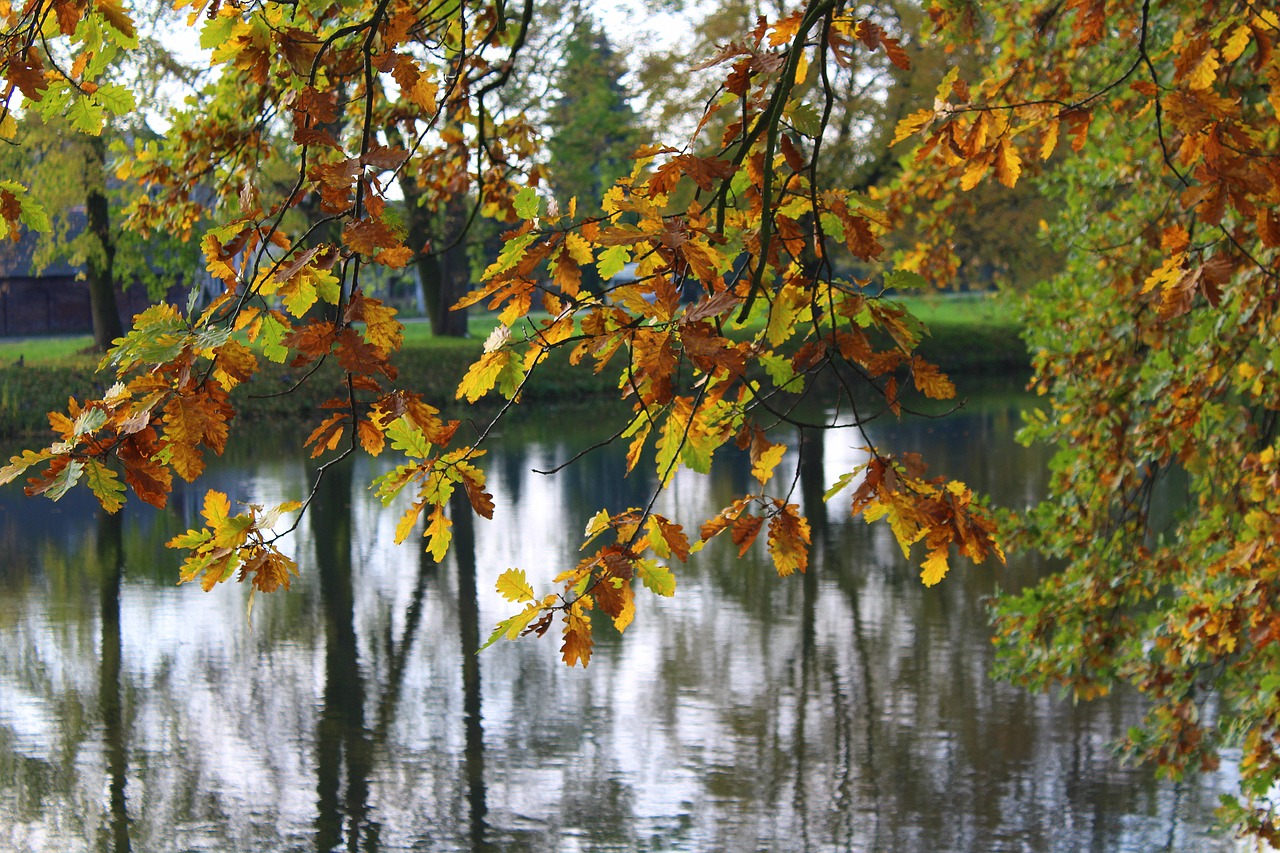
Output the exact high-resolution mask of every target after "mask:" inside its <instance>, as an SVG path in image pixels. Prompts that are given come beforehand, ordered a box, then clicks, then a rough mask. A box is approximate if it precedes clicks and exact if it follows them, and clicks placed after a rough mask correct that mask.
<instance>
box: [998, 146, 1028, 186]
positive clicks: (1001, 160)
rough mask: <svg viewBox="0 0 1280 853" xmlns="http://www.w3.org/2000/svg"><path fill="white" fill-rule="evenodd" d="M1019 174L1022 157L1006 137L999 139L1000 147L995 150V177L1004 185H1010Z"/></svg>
mask: <svg viewBox="0 0 1280 853" xmlns="http://www.w3.org/2000/svg"><path fill="white" fill-rule="evenodd" d="M1021 174H1022V158H1021V157H1019V156H1018V152H1017V150H1015V149H1014V147H1013V146H1012V145H1010V144H1009V140H1008V139H1003V140H1001V141H1000V147H999V148H998V149H997V150H996V178H997V179H998V180H999V181H1000V183H1002V184H1004V185H1005V186H1006V187H1012V186H1013V185H1014V184H1016V183H1017V182H1018V176H1019V175H1021Z"/></svg>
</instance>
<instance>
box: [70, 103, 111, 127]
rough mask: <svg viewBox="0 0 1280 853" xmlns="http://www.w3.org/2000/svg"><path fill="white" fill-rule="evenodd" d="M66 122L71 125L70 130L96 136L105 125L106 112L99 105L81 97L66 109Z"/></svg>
mask: <svg viewBox="0 0 1280 853" xmlns="http://www.w3.org/2000/svg"><path fill="white" fill-rule="evenodd" d="M67 121H68V122H70V123H71V128H72V130H78V131H80V132H81V133H87V134H89V135H90V136H97V135H98V134H100V133H102V128H103V126H105V125H106V123H107V111H106V110H105V109H103V108H102V105H101V104H97V103H94V102H93V101H92V100H91V99H90V98H88V97H85V96H83V95H82V96H80V97H78V98H76V99H74V100H73V101H72V102H71V106H70V107H69V108H68V109H67Z"/></svg>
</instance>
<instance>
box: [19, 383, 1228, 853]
mask: <svg viewBox="0 0 1280 853" xmlns="http://www.w3.org/2000/svg"><path fill="white" fill-rule="evenodd" d="M1019 402H1020V401H1017V400H1015V399H1012V398H1009V397H1001V396H998V395H997V396H994V397H990V398H987V399H981V400H975V401H974V402H973V403H971V405H970V406H969V407H968V408H967V409H966V410H965V411H964V412H963V413H961V414H960V415H958V416H954V417H952V418H949V419H947V420H945V421H927V422H926V421H921V422H916V423H913V424H906V425H895V426H893V429H894V436H893V439H892V441H893V445H894V446H895V447H897V448H901V449H909V450H919V451H922V452H925V453H926V455H927V458H928V459H930V460H931V463H932V465H933V468H934V470H937V471H940V472H943V473H946V474H948V475H950V476H955V477H959V478H962V479H967V480H968V481H969V482H970V484H971V485H973V486H975V487H976V488H978V489H982V490H985V491H987V492H988V493H990V494H992V495H993V496H994V497H995V500H996V501H997V502H998V503H1002V504H1005V505H1016V506H1020V505H1025V504H1026V503H1028V502H1029V501H1031V500H1033V499H1034V498H1035V496H1036V495H1037V494H1039V493H1040V492H1041V490H1042V488H1043V474H1042V473H1041V472H1042V471H1043V466H1044V462H1045V458H1044V454H1043V451H1041V450H1036V449H1032V450H1025V449H1022V448H1019V447H1017V446H1015V445H1014V444H1013V442H1012V432H1013V430H1014V429H1015V428H1016V425H1017V423H1018V416H1017V405H1018V403H1019ZM601 420H602V418H599V417H597V416H595V415H594V414H593V413H591V412H583V411H581V410H567V411H564V412H561V413H558V414H557V415H556V416H554V417H552V418H547V419H541V420H538V421H536V422H535V421H534V420H533V419H526V421H525V422H522V423H520V424H517V425H513V426H512V427H510V428H509V429H508V434H507V435H505V436H503V437H502V440H501V442H500V443H499V444H498V445H497V446H495V447H494V449H492V450H491V452H490V455H489V457H488V465H487V467H488V471H489V484H490V490H491V491H492V492H493V494H494V500H495V504H496V505H497V512H496V515H495V520H494V521H493V522H486V521H484V520H482V519H477V520H475V522H474V523H469V522H468V521H467V520H466V519H467V515H466V514H457V518H458V521H457V522H456V527H455V535H456V537H457V541H456V542H455V547H454V551H453V552H452V553H451V554H450V556H449V558H448V559H447V560H446V561H445V562H444V563H443V564H441V565H439V566H437V565H435V564H434V563H432V562H431V560H430V558H429V557H426V556H425V555H422V554H420V553H419V546H418V545H416V544H412V543H406V544H405V545H404V546H401V547H397V546H395V545H394V543H393V532H394V528H395V523H396V520H397V518H396V513H394V512H387V511H384V510H383V508H382V507H381V505H380V504H379V502H378V501H377V499H376V498H375V497H374V496H373V495H372V493H371V492H369V491H367V490H366V488H365V486H366V485H367V483H368V481H369V480H370V479H371V478H372V477H373V476H375V475H376V474H377V473H378V471H379V470H380V469H379V468H377V467H376V466H377V465H378V464H380V463H378V462H376V461H374V462H369V461H367V460H366V461H363V462H361V463H359V464H357V466H356V467H355V470H354V471H351V470H347V471H342V472H340V473H339V474H338V476H334V477H332V478H328V479H326V481H325V483H324V485H323V492H324V493H323V495H322V499H321V500H320V501H319V503H318V505H317V508H316V511H315V512H314V514H312V515H311V516H310V517H309V518H308V519H306V520H304V522H303V523H302V525H301V526H300V528H299V529H298V531H297V532H296V533H295V534H294V535H293V536H292V537H291V539H292V541H291V542H290V543H289V545H290V550H291V552H292V553H294V554H295V555H296V556H297V557H298V561H299V564H300V566H301V568H302V577H301V578H300V579H299V580H298V581H297V582H296V583H295V585H294V589H293V591H292V592H289V593H279V594H277V595H275V596H271V597H263V596H259V598H258V601H257V603H256V604H255V609H254V614H253V625H252V628H250V627H248V626H247V625H246V617H245V597H246V596H245V591H244V590H241V589H235V588H221V589H218V590H215V591H214V592H212V593H209V594H205V593H203V592H202V591H201V590H200V589H199V587H198V586H183V587H177V586H174V584H173V581H174V579H175V578H176V571H175V566H176V564H177V558H176V555H175V554H174V553H173V552H169V551H166V549H165V548H164V547H163V543H164V541H165V540H167V539H168V538H169V537H170V536H172V535H174V534H175V533H178V532H181V531H182V530H184V529H186V527H188V526H190V525H192V524H194V523H195V521H196V517H197V514H198V507H199V504H200V500H201V495H202V494H203V488H205V487H206V485H207V486H209V487H214V488H219V489H221V490H223V491H227V492H229V493H230V494H231V496H232V499H233V500H236V499H240V500H253V501H255V502H263V503H269V502H274V501H278V500H283V499H287V498H291V497H297V496H299V495H300V494H302V492H303V490H304V488H305V485H306V481H307V476H308V469H307V466H306V463H305V462H304V460H303V459H301V458H300V457H296V456H293V455H290V453H289V452H288V451H287V450H285V449H284V448H285V447H287V441H284V442H282V443H277V442H275V441H273V440H272V439H271V438H270V437H269V436H263V435H257V436H255V438H254V440H253V442H252V447H242V448H240V450H239V451H238V452H233V453H231V454H229V456H228V458H227V459H226V460H224V461H221V462H220V463H219V464H218V466H217V468H216V470H215V471H214V472H213V475H212V477H211V479H210V482H208V483H207V484H206V483H202V484H201V485H200V487H199V488H190V489H183V490H180V491H179V493H178V494H176V495H175V499H174V501H173V508H172V509H170V510H169V511H166V512H163V513H155V512H148V511H146V510H145V508H136V507H131V508H130V509H129V510H127V511H126V513H125V514H124V516H123V518H114V519H113V518H109V517H106V516H103V515H102V514H101V513H98V512H96V511H95V510H94V509H93V507H92V506H91V505H90V504H89V503H88V502H86V501H84V500H79V499H77V498H68V499H67V500H65V501H64V502H63V503H62V504H60V505H57V506H55V507H54V508H52V509H51V508H50V505H48V504H47V503H46V502H43V501H31V500H26V499H24V498H22V497H21V496H20V495H18V494H16V493H15V491H13V490H8V491H5V492H4V493H3V494H0V848H2V849H10V848H12V849H14V850H18V851H28V850H31V851H55V850H56V851H78V850H86V851H88V850H92V851H97V850H112V851H123V850H139V851H153V850H154V851H159V850H165V851H169V850H175V851H176V850H273V851H274V850H288V851H293V850H299V851H300V850H331V849H337V848H341V849H350V850H369V851H373V850H386V851H392V850H411V849H418V850H442V851H443V850H489V849H492V850H540V851H541V850H546V851H573V850H814V851H818V850H822V851H826V850H849V851H878V850H935V851H946V850H954V851H969V850H974V851H977V850H983V851H997V850H1010V851H1012V850H1036V851H1050V850H1063V851H1066V850H1070V851H1077V850H1094V851H1107V853H1112V851H1126V850H1131V851H1149V850H1154V849H1171V850H1179V851H1192V850H1194V851H1203V850H1212V849H1215V846H1214V844H1213V842H1212V841H1211V840H1210V839H1208V838H1207V837H1206V834H1205V833H1206V832H1207V831H1208V829H1209V827H1210V825H1211V820H1212V817H1211V813H1212V809H1213V808H1214V806H1215V805H1216V794H1217V791H1219V790H1222V789H1226V788H1229V787H1230V779H1228V778H1227V777H1226V774H1225V772H1224V773H1223V774H1219V775H1215V776H1210V777H1208V778H1206V779H1203V780H1199V781H1197V782H1194V783H1186V784H1184V785H1182V786H1179V787H1174V786H1172V785H1169V784H1157V783H1155V782H1154V781H1153V780H1152V778H1151V776H1150V774H1148V773H1146V772H1143V771H1140V770H1132V769H1125V768H1122V767H1120V766H1119V765H1118V763H1117V762H1116V760H1115V759H1114V758H1113V756H1112V755H1111V753H1110V752H1109V749H1108V743H1109V742H1111V741H1112V740H1114V739H1115V738H1116V737H1118V736H1119V735H1120V734H1122V733H1123V731H1124V729H1125V728H1126V727H1127V726H1129V725H1131V724H1133V723H1134V722H1136V721H1137V719H1138V718H1139V716H1140V709H1139V708H1138V706H1137V705H1136V704H1135V703H1134V702H1133V701H1132V700H1131V699H1126V698H1124V697H1121V698H1114V699H1111V700H1108V701H1105V702H1099V703H1095V704H1092V705H1089V706H1085V707H1081V708H1073V707H1072V706H1071V705H1070V704H1069V703H1067V702H1061V701H1058V700H1056V699H1054V698H1052V697H1044V696H1030V695H1027V694H1024V693H1022V692H1020V691H1018V690H1016V689H1013V688H1011V687H1008V686H1006V685H1000V684H994V683H992V682H991V681H990V680H989V679H988V678H987V675H986V673H987V671H988V670H989V668H990V665H991V658H992V652H991V648H990V642H989V631H988V629H987V627H986V615H985V611H984V607H983V603H982V599H983V597H984V596H985V595H988V594H990V593H991V592H992V591H993V590H994V589H995V587H996V584H997V583H998V584H999V585H1000V586H1001V587H1003V588H1016V587H1018V586H1020V585H1021V584H1023V583H1026V582H1028V581H1029V580H1030V579H1031V578H1033V577H1034V576H1035V575H1036V574H1037V572H1039V571H1040V569H1039V567H1037V566H1035V565H1032V564H1029V563H1027V562H1025V561H1024V562H1014V563H1013V564H1011V566H1010V567H1008V568H994V569H993V568H978V569H965V568H957V569H956V570H954V571H955V573H954V574H953V576H952V577H949V578H948V579H947V581H946V582H945V583H944V584H943V585H942V586H940V587H938V588H935V589H933V590H926V589H924V588H923V587H922V586H921V585H920V584H919V582H918V580H917V578H916V577H915V573H914V571H913V570H911V569H910V568H909V567H908V566H906V564H905V563H904V562H903V561H902V559H901V553H900V552H899V551H898V549H897V545H896V544H895V543H894V542H893V539H892V535H891V534H890V533H889V531H888V530H887V529H882V527H880V526H874V527H868V526H867V525H865V524H863V523H862V522H861V521H856V522H854V521H851V520H850V519H848V518H847V510H846V509H845V507H847V502H843V503H842V502H841V501H840V500H839V499H837V500H836V501H833V502H832V504H831V505H829V506H822V505H821V502H820V496H821V491H822V483H823V482H824V481H825V482H826V483H829V482H831V481H832V480H833V479H834V478H835V476H837V475H838V474H839V473H841V472H842V471H844V470H847V469H848V467H849V466H850V465H853V464H856V463H857V462H858V461H860V454H861V451H860V450H858V449H857V447H856V445H857V444H858V443H859V442H858V440H857V439H856V437H855V436H853V435H852V434H845V433H836V434H829V435H827V436H826V437H825V439H824V440H823V441H821V442H820V443H818V444H815V445H812V446H809V447H807V448H806V452H805V455H804V456H805V460H806V462H807V464H805V465H804V466H803V470H802V472H801V476H800V477H799V478H798V482H797V494H798V495H799V497H798V498H797V499H798V500H799V502H801V503H802V504H803V505H805V507H806V508H807V509H808V511H809V513H810V517H811V519H812V520H813V525H814V540H815V544H814V554H813V561H812V569H811V571H810V572H809V573H808V574H807V575H805V576H804V577H793V578H790V579H787V580H779V579H778V578H777V577H776V576H775V575H774V574H773V571H772V569H771V568H770V567H769V565H768V564H767V561H766V560H762V559H761V556H762V554H761V553H757V552H752V553H751V554H748V558H747V559H745V560H738V559H736V558H735V556H734V554H733V553H732V551H731V550H730V549H727V548H724V547H715V546H713V547H709V548H708V549H707V551H705V552H704V553H703V554H702V555H700V556H699V557H698V558H696V559H695V561H694V562H693V563H691V564H689V565H688V566H677V567H676V572H677V575H678V578H679V589H678V591H677V595H676V597H675V598H674V599H669V600H667V599H657V598H656V597H653V596H651V595H649V594H648V593H647V592H644V591H641V592H640V593H639V594H638V596H637V598H638V599H639V615H638V616H637V618H636V621H635V623H634V624H633V625H632V626H631V627H630V628H629V629H628V631H627V633H626V635H625V636H624V637H618V636H617V635H616V634H615V633H614V632H613V630H612V628H611V627H610V626H608V625H607V624H605V623H601V624H599V625H598V626H597V628H598V630H597V647H596V653H595V656H594V657H593V658H592V663H591V666H590V668H589V669H587V670H586V671H583V670H581V669H576V670H569V669H567V668H565V667H564V666H563V664H562V663H560V662H559V652H558V646H559V642H558V639H555V638H552V637H547V638H544V639H543V640H541V641H539V640H535V639H532V638H527V639H525V640H522V641H520V642H518V643H505V642H504V643H500V644H498V645H496V646H494V647H493V648H491V649H489V650H487V651H485V652H484V653H483V654H481V655H479V656H476V655H472V654H471V653H470V652H471V650H473V649H474V648H476V647H477V645H478V644H479V643H480V642H481V641H483V639H484V638H486V637H487V636H488V633H489V631H490V630H491V628H492V626H493V625H494V624H495V623H496V622H497V621H498V620H499V619H501V618H504V617H505V616H507V615H509V614H510V612H511V610H510V606H509V605H508V604H507V603H506V602H505V601H503V600H502V599H501V598H500V597H499V596H498V595H497V593H496V592H495V591H494V590H493V579H494V578H495V577H496V575H497V574H498V573H499V572H500V571H502V570H503V569H505V568H508V567H511V566H520V567H522V568H525V569H526V570H527V571H528V573H529V576H530V579H531V580H532V582H533V584H534V587H535V589H538V590H539V591H543V590H546V589H548V588H549V585H550V578H551V577H552V576H553V575H554V574H556V573H557V572H558V571H560V570H561V569H563V568H566V567H568V566H570V565H572V564H573V563H576V561H577V559H578V558H579V554H578V552H577V545H578V543H579V542H580V538H581V537H580V534H581V529H582V525H583V524H584V523H585V520H586V519H587V518H588V517H589V516H590V515H592V514H594V513H595V512H596V511H597V510H599V509H600V508H601V507H602V506H607V507H609V508H610V509H611V510H618V509H621V508H625V507H627V506H633V505H638V504H640V503H642V502H643V500H644V499H645V497H646V494H647V490H648V489H649V487H650V486H651V485H652V482H653V477H652V475H651V474H649V473H648V472H647V471H645V472H637V474H636V475H633V476H632V477H631V478H629V479H628V480H625V481H619V480H618V479H617V476H616V472H617V471H618V470H620V464H621V461H620V456H621V452H622V450H623V449H622V448H618V449H616V450H615V449H612V448H611V449H607V450H604V451H600V452H598V453H596V454H592V455H590V456H588V457H586V458H585V459H584V460H582V461H581V462H580V463H578V464H577V465H575V466H573V467H572V468H570V469H568V470H567V471H565V472H563V473H562V474H561V475H559V476H556V477H543V476H540V475H538V474H535V473H532V471H531V469H533V468H547V467H550V466H552V465H554V464H556V463H558V462H560V461H563V460H564V459H566V458H568V456H570V455H571V454H572V453H573V452H575V451H576V450H578V449H580V448H581V447H582V446H583V445H584V444H585V443H586V441H587V440H589V438H590V437H591V435H590V433H591V425H592V424H594V423H597V422H599V421H601ZM792 441H793V443H794V438H793V439H792ZM795 450H796V448H795V447H793V448H792V450H791V451H789V452H788V459H787V460H784V463H783V465H784V466H786V465H791V466H794V465H795V464H796V456H797V455H798V454H797V453H796V452H795ZM725 461H729V460H727V459H726V460H725ZM789 471H790V472H794V471H795V469H794V467H792V468H790V469H789ZM790 476H791V474H790V473H787V472H784V473H783V476H782V479H781V482H784V483H785V482H789V481H790ZM749 478H750V471H749V465H747V464H746V463H745V461H744V460H739V461H738V462H735V463H732V464H729V465H726V466H725V467H723V468H720V469H718V470H717V472H716V474H715V475H713V476H712V477H699V476H697V475H690V476H685V475H681V476H680V477H679V478H678V479H677V481H676V482H675V484H674V485H673V487H672V488H671V489H670V490H669V491H668V492H667V494H665V495H664V496H663V498H662V500H661V502H660V504H661V510H662V511H664V512H665V513H667V514H669V515H672V516H674V517H677V518H678V519H679V520H681V521H683V522H685V524H686V526H690V527H694V526H696V524H697V523H698V522H699V521H700V520H702V519H704V518H706V517H707V516H708V515H709V514H711V512H712V511H713V509H714V508H715V507H716V506H717V505H718V504H716V501H724V500H726V499H727V497H728V496H729V495H730V494H731V493H732V491H733V490H735V489H742V488H746V487H748V481H749ZM677 508H678V509H677ZM762 538H763V537H762ZM724 544H729V543H724ZM757 550H759V549H757ZM1221 849H1227V848H1226V845H1225V844H1222V845H1221Z"/></svg>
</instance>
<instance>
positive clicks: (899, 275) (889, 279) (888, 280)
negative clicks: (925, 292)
mask: <svg viewBox="0 0 1280 853" xmlns="http://www.w3.org/2000/svg"><path fill="white" fill-rule="evenodd" d="M884 286H885V287H888V288H892V289H894V290H921V289H923V288H927V287H928V286H929V282H928V281H926V280H925V277H924V276H922V275H920V273H918V272H911V271H910V270H893V271H892V272H887V273H885V274H884Z"/></svg>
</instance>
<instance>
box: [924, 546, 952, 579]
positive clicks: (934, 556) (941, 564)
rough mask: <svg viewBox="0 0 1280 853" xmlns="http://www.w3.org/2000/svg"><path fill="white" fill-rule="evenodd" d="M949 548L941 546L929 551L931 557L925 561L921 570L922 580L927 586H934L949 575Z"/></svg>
mask: <svg viewBox="0 0 1280 853" xmlns="http://www.w3.org/2000/svg"><path fill="white" fill-rule="evenodd" d="M947 569H948V566H947V549H946V548H940V549H939V550H937V551H931V552H929V559H927V560H925V561H924V567H923V569H922V570H921V572H920V580H921V581H923V582H924V585H925V586H933V585H934V584H936V583H937V582H938V581H940V580H942V579H943V578H944V577H946V575H947Z"/></svg>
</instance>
